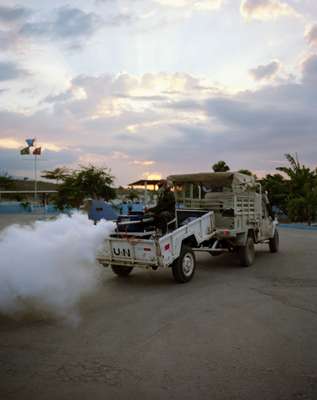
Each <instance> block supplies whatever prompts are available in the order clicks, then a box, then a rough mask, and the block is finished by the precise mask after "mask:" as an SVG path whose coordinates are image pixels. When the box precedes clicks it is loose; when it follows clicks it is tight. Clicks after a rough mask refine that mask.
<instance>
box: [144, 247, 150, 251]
mask: <svg viewBox="0 0 317 400" xmlns="http://www.w3.org/2000/svg"><path fill="white" fill-rule="evenodd" d="M143 250H144V251H151V249H150V248H149V247H144V249H143Z"/></svg>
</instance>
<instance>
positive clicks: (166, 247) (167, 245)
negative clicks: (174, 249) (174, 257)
mask: <svg viewBox="0 0 317 400" xmlns="http://www.w3.org/2000/svg"><path fill="white" fill-rule="evenodd" d="M169 249H170V244H169V243H167V244H166V245H165V246H164V250H165V251H167V250H169Z"/></svg>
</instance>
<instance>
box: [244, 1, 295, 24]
mask: <svg viewBox="0 0 317 400" xmlns="http://www.w3.org/2000/svg"><path fill="white" fill-rule="evenodd" d="M240 12H241V15H242V16H243V17H244V18H246V19H257V20H268V19H274V18H278V17H281V16H298V13H297V12H296V11H295V9H294V8H293V7H291V6H290V5H289V4H287V3H286V2H284V1H280V0H242V2H241V5H240Z"/></svg>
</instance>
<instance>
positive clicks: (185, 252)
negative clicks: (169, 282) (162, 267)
mask: <svg viewBox="0 0 317 400" xmlns="http://www.w3.org/2000/svg"><path fill="white" fill-rule="evenodd" d="M195 269H196V259H195V254H194V252H193V250H192V249H191V248H190V247H189V246H183V247H182V250H181V254H180V256H179V257H178V259H177V260H175V261H174V263H173V265H172V271H173V276H174V279H175V281H176V282H179V283H186V282H189V281H190V280H191V279H192V277H193V276H194V273H195Z"/></svg>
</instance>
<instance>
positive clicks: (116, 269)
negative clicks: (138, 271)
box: [111, 265, 133, 276]
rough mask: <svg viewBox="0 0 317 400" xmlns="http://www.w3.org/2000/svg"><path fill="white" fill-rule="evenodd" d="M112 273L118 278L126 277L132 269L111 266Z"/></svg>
mask: <svg viewBox="0 0 317 400" xmlns="http://www.w3.org/2000/svg"><path fill="white" fill-rule="evenodd" d="M111 269H112V271H113V272H114V273H115V274H116V275H118V276H128V275H129V273H130V272H131V271H132V270H133V267H125V266H121V265H112V267H111Z"/></svg>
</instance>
